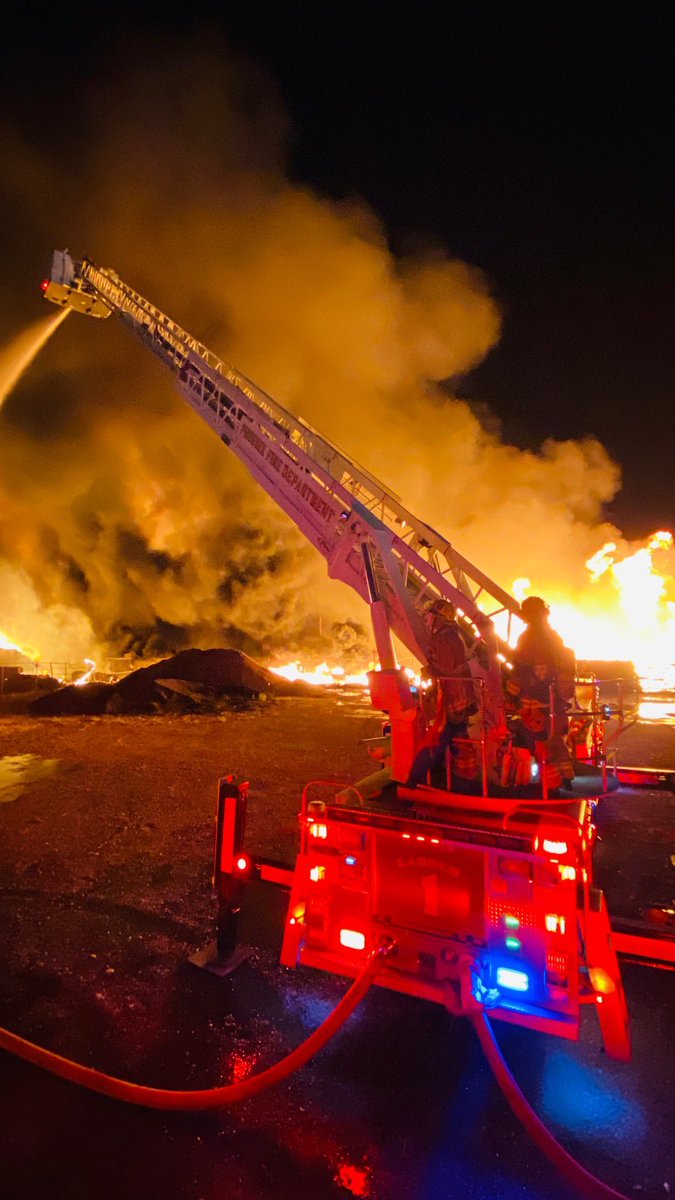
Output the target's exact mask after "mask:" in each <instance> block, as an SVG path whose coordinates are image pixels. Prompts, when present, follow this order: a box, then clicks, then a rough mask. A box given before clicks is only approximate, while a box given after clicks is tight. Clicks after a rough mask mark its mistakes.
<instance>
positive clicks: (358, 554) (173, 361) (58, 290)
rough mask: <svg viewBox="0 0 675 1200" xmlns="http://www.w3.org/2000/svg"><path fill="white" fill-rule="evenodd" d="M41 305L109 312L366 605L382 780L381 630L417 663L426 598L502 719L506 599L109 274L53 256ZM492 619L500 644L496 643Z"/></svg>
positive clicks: (329, 446) (410, 705)
mask: <svg viewBox="0 0 675 1200" xmlns="http://www.w3.org/2000/svg"><path fill="white" fill-rule="evenodd" d="M44 291H45V296H46V298H47V299H48V300H51V301H52V302H54V303H56V304H59V305H62V306H69V307H72V308H75V309H76V310H77V311H81V312H85V313H88V314H89V315H91V316H96V317H107V316H109V315H110V314H111V313H115V314H117V315H118V316H119V317H120V318H121V320H122V321H123V322H124V323H125V324H126V325H128V326H129V327H130V328H131V329H132V331H133V332H134V333H135V334H136V335H137V336H138V337H139V338H140V339H141V341H142V342H143V343H144V344H145V345H146V346H147V347H148V348H149V349H150V350H151V351H152V352H153V354H155V355H156V356H157V358H159V359H160V360H161V362H163V363H164V365H165V366H167V367H168V368H169V369H170V370H171V372H172V373H173V375H174V378H175V381H176V383H177V385H178V388H179V389H180V391H181V393H182V394H183V396H184V397H185V399H186V400H187V401H188V403H189V404H190V405H191V406H192V408H194V410H195V411H196V412H197V413H198V414H199V416H200V417H202V419H203V420H204V421H206V423H207V424H208V425H210V427H211V428H212V429H213V430H214V431H215V433H216V434H217V435H218V437H219V438H220V439H221V441H222V442H223V443H224V444H225V445H226V446H228V447H229V449H230V450H232V451H233V453H234V454H236V456H237V458H239V459H240V460H241V462H242V463H243V464H244V466H245V467H246V468H247V469H248V471H249V472H250V474H251V475H252V476H253V478H254V479H256V480H257V481H258V483H259V484H260V485H261V486H262V487H263V488H264V489H265V491H266V492H267V494H268V495H269V496H270V497H271V498H272V499H273V500H274V501H275V503H276V504H278V505H279V507H280V508H282V509H283V510H284V512H285V513H286V514H287V515H288V516H289V517H290V519H291V520H292V521H293V522H294V523H295V525H296V526H297V527H298V529H299V530H300V531H301V532H302V533H303V534H304V535H305V537H306V538H307V539H308V540H309V541H310V542H311V544H312V545H313V546H314V547H315V549H317V550H318V551H319V553H320V554H322V555H323V557H324V558H325V560H326V564H327V568H328V574H329V576H330V577H331V578H333V579H338V580H341V581H342V582H343V583H346V584H347V585H348V586H349V587H351V588H353V589H354V591H356V592H357V593H358V595H359V596H361V598H362V599H363V600H364V601H365V602H366V604H368V605H369V607H370V613H371V619H372V624H373V632H374V637H375V644H376V649H377V653H378V658H379V662H380V671H379V672H376V673H373V675H372V676H371V693H372V694H373V701H374V703H375V704H376V705H377V707H380V708H382V709H384V710H386V711H387V712H388V713H389V715H390V718H391V723H392V727H393V728H392V733H393V738H392V768H391V769H392V777H393V778H394V779H398V780H400V781H403V780H404V779H405V778H406V777H407V774H408V771H409V767H410V762H411V760H412V757H413V756H414V752H415V736H414V731H413V727H414V724H415V722H414V719H413V713H414V710H415V708H416V702H415V697H414V695H411V688H410V681H409V679H408V677H407V676H406V674H405V672H404V671H402V670H401V668H400V667H399V666H398V662H397V658H396V652H395V648H394V643H393V640H392V634H394V635H395V636H396V637H397V638H398V640H399V641H400V642H401V643H402V645H403V646H405V647H406V648H407V650H408V651H409V652H410V653H411V654H412V655H413V657H414V658H415V659H416V660H417V662H418V663H419V664H420V665H421V666H422V667H424V666H425V665H426V664H427V663H428V661H429V656H430V651H431V641H432V638H433V636H434V634H435V633H436V632H437V631H438V629H439V627H441V626H442V625H443V622H444V618H443V615H442V610H441V611H439V608H441V606H439V605H438V604H436V605H435V608H436V611H435V612H434V616H433V619H430V617H429V612H430V610H431V609H432V608H434V602H438V601H439V600H440V601H442V600H446V601H451V602H452V603H453V604H454V605H455V607H456V609H457V613H458V616H459V620H460V622H461V624H462V628H463V633H464V638H465V640H466V642H467V644H468V646H469V649H470V654H469V662H470V666H471V670H472V673H473V675H474V677H475V679H476V686H477V688H478V689H479V690H480V693H481V700H482V707H483V711H484V713H485V719H486V722H487V724H488V725H489V726H490V727H500V726H502V725H503V722H504V711H503V700H502V679H501V664H502V663H503V662H504V660H505V659H508V655H509V646H508V641H509V638H510V634H511V628H512V625H511V623H512V620H513V618H514V617H517V616H518V614H519V612H520V606H519V604H518V602H517V601H516V600H515V599H514V598H513V597H512V596H510V595H509V594H508V592H506V591H505V590H504V589H503V588H502V587H500V585H499V584H498V583H495V581H494V580H492V579H490V578H489V577H488V576H487V575H486V574H485V572H483V571H481V570H480V568H478V567H477V566H475V565H474V564H473V563H471V562H470V561H469V560H468V559H467V558H465V557H464V556H463V555H461V554H460V553H459V552H458V551H457V550H456V549H455V547H454V546H453V545H452V544H451V542H450V541H449V540H448V538H446V537H444V536H443V535H442V534H440V533H439V532H438V531H437V530H435V529H433V528H432V527H431V526H430V525H427V524H426V522H424V521H421V520H419V518H417V517H416V516H415V515H414V514H413V513H411V512H410V511H409V510H408V509H407V508H405V506H404V505H403V503H402V502H401V500H400V498H399V497H398V496H397V495H396V493H395V492H393V491H392V490H391V489H389V488H387V487H386V486H385V485H384V484H383V483H381V482H380V481H379V480H378V479H376V478H375V477H374V476H373V475H372V474H371V473H370V472H369V471H367V470H365V469H364V468H363V467H361V466H359V465H358V464H357V463H355V462H354V461H353V459H351V458H349V457H348V456H347V455H346V454H345V453H344V452H343V451H342V450H340V449H339V448H338V447H337V446H335V445H334V444H333V443H332V442H330V441H329V440H328V439H327V438H326V437H324V436H323V435H322V434H320V433H318V432H317V430H316V429H313V428H312V426H311V425H309V424H308V423H307V422H305V421H303V420H301V419H300V418H298V417H296V416H294V415H293V414H292V413H290V412H289V411H288V410H287V409H285V408H284V407H282V405H281V404H279V403H278V402H277V401H276V400H273V399H272V398H271V397H270V396H268V395H267V394H266V393H265V392H264V391H262V389H261V388H259V387H258V386H257V385H256V384H254V383H252V382H251V380H250V379H247V378H246V376H244V375H242V374H241V373H240V372H238V371H235V370H233V369H232V367H230V366H228V365H227V364H226V363H225V362H223V361H222V359H221V358H219V357H218V355H216V354H214V353H213V352H212V351H211V350H209V349H207V347H206V346H203V345H202V344H201V343H200V342H198V341H197V340H196V339H195V338H194V337H193V336H192V335H191V334H189V333H187V332H186V331H185V330H184V329H181V327H180V326H179V325H177V324H176V323H175V321H172V320H171V318H170V317H168V316H166V315H165V314H164V313H162V312H160V311H159V309H157V308H156V307H155V306H154V305H153V304H151V303H150V302H149V301H148V300H146V299H144V298H143V297H142V296H140V295H139V294H138V293H137V292H135V291H134V290H133V289H132V288H131V287H130V286H129V285H128V284H126V283H124V282H123V281H122V280H121V279H120V278H119V277H118V276H117V274H116V273H115V272H114V271H112V270H110V269H104V268H101V267H97V266H95V265H94V264H93V263H91V262H89V261H88V260H87V259H84V260H83V261H82V262H75V261H74V260H73V259H72V258H71V256H70V255H69V254H68V253H67V252H65V251H63V252H62V251H56V252H55V253H54V261H53V267H52V274H51V279H50V280H48V281H45V284H44ZM496 617H499V618H500V619H501V620H500V625H501V626H502V627H504V626H505V630H504V629H503V628H502V632H503V638H500V637H498V636H497V634H496V632H495V627H494V619H495V618H496Z"/></svg>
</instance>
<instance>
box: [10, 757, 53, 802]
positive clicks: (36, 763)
mask: <svg viewBox="0 0 675 1200" xmlns="http://www.w3.org/2000/svg"><path fill="white" fill-rule="evenodd" d="M58 769H59V761H58V759H56V758H41V757H40V755H39V754H14V755H8V756H6V757H5V758H0V804H8V803H9V802H10V801H12V800H18V798H19V796H21V795H22V793H23V792H25V790H26V787H27V785H28V784H29V783H36V782H37V781H38V780H39V779H49V778H50V777H51V776H52V775H54V774H55V773H56V771H58Z"/></svg>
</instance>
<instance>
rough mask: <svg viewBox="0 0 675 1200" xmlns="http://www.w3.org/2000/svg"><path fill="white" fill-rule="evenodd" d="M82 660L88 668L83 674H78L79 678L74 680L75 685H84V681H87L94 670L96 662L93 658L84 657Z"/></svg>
mask: <svg viewBox="0 0 675 1200" xmlns="http://www.w3.org/2000/svg"><path fill="white" fill-rule="evenodd" d="M84 661H85V665H86V666H87V667H88V670H86V671H85V672H84V674H83V675H80V677H79V679H75V680H74V684H75V687H84V685H85V683H89V680H90V679H91V677H92V675H93V674H94V671H95V670H96V663H95V662H94V660H93V659H91V658H85V660H84Z"/></svg>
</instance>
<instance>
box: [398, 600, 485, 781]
mask: <svg viewBox="0 0 675 1200" xmlns="http://www.w3.org/2000/svg"><path fill="white" fill-rule="evenodd" d="M429 614H430V629H429V632H430V634H431V652H430V655H429V663H428V665H427V666H426V667H425V668H424V670H423V672H422V682H423V701H422V707H423V711H424V715H425V717H426V721H427V736H426V738H425V741H424V744H423V746H422V749H421V750H420V751H419V753H418V754H417V757H416V758H415V761H414V762H413V765H412V768H411V771H410V775H409V777H408V780H407V783H408V786H410V787H414V786H416V784H418V783H425V782H426V781H427V779H428V778H429V777H430V775H436V774H437V773H438V772H439V770H444V769H445V764H446V752H447V750H448V749H450V750H451V751H455V752H457V751H459V749H460V747H459V746H458V741H457V740H458V739H459V741H460V742H461V741H466V740H467V739H468V737H469V724H468V722H469V717H471V716H472V715H473V714H474V713H476V712H477V711H478V707H477V705H476V701H475V692H474V686H473V680H472V677H471V669H470V667H469V662H468V656H467V649H466V644H465V642H464V639H463V637H462V634H461V632H460V629H459V626H458V624H457V610H456V608H455V605H454V604H453V603H452V601H450V600H436V601H434V603H433V604H432V605H431V607H430V609H429ZM424 685H426V686H424Z"/></svg>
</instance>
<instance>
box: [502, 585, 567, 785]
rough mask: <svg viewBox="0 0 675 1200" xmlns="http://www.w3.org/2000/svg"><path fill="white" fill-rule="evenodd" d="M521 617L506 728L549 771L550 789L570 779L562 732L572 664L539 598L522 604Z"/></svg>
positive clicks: (509, 679)
mask: <svg viewBox="0 0 675 1200" xmlns="http://www.w3.org/2000/svg"><path fill="white" fill-rule="evenodd" d="M521 615H522V619H523V621H524V622H525V624H526V626H527V628H526V629H525V630H524V631H523V632H522V633H521V635H520V637H519V639H518V641H517V643H516V646H515V648H514V651H513V656H512V662H513V670H512V671H511V672H510V674H509V675H508V677H507V679H506V685H505V693H506V702H507V710H508V712H509V726H510V728H511V730H512V732H514V733H515V736H516V740H518V741H520V743H521V744H522V745H524V746H526V747H527V748H528V749H529V750H531V751H532V753H534V754H535V756H536V757H537V759H538V761H539V762H540V765H542V766H543V767H544V768H545V769H546V770H547V771H548V773H549V783H550V786H552V787H559V786H560V785H561V784H562V785H566V784H568V783H569V781H570V780H571V779H572V778H573V777H574V767H573V765H572V759H571V757H570V753H569V749H568V747H567V745H566V742H565V734H566V733H567V730H568V727H569V719H568V715H567V711H568V708H569V706H570V703H571V701H572V699H573V697H574V681H575V673H576V661H575V657H574V652H573V651H572V650H570V649H569V647H568V646H566V645H565V643H564V642H563V640H562V638H561V637H560V634H558V633H556V631H555V630H554V629H552V628H551V626H550V625H549V620H548V618H549V607H548V605H547V604H546V602H545V601H544V600H542V599H541V597H540V596H528V597H527V599H525V600H523V603H522V605H521Z"/></svg>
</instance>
